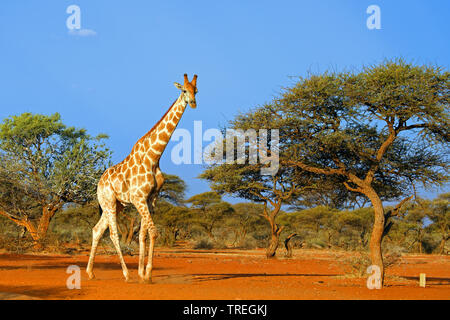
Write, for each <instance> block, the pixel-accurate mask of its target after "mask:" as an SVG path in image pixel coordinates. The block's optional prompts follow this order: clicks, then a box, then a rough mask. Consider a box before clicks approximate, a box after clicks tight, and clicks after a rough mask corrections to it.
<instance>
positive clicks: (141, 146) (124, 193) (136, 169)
mask: <svg viewBox="0 0 450 320" xmlns="http://www.w3.org/2000/svg"><path fill="white" fill-rule="evenodd" d="M174 84H175V87H177V88H178V89H180V90H181V93H180V96H179V97H178V99H177V100H176V101H175V102H174V103H173V104H172V106H171V107H170V108H169V110H167V112H166V113H165V114H164V115H163V117H162V118H161V119H160V120H159V121H158V122H157V123H156V124H155V125H154V126H153V128H152V129H151V130H150V131H149V132H147V133H146V134H145V135H144V136H143V137H142V138H141V139H139V140H138V141H137V142H136V144H135V145H134V146H133V149H132V150H131V152H130V154H129V155H128V156H127V157H126V158H125V159H124V160H123V161H122V162H120V163H118V164H116V165H115V166H112V167H110V168H108V169H107V170H106V171H105V172H104V173H103V175H102V177H101V178H100V181H99V182H98V186H97V198H98V203H99V205H100V207H101V209H102V216H101V218H100V220H99V221H98V223H97V224H96V225H95V227H94V228H93V230H92V248H91V253H90V256H89V262H88V265H87V268H86V272H87V273H88V276H89V279H92V278H93V277H94V274H93V272H92V269H93V265H94V257H95V253H96V250H97V245H98V242H99V240H100V238H101V237H102V235H103V233H104V232H105V230H106V228H108V227H109V232H110V237H111V240H112V242H113V244H114V246H115V248H116V250H117V253H118V255H119V258H120V263H121V265H122V271H123V275H124V277H125V280H126V281H128V280H129V273H128V269H127V266H126V264H125V260H124V259H123V255H122V252H121V250H120V244H119V236H118V233H117V222H116V215H117V214H118V213H119V212H120V211H121V209H122V208H123V206H124V205H127V204H133V205H134V206H135V207H136V209H137V210H138V212H139V214H140V216H141V227H140V231H139V269H138V274H139V277H140V279H141V280H142V281H143V282H149V281H150V279H151V272H152V267H153V250H154V245H155V240H156V237H157V235H158V232H157V230H156V227H155V224H154V223H153V220H152V217H151V214H152V213H153V208H154V206H155V202H156V198H157V196H158V193H159V191H160V190H161V187H162V185H163V183H164V177H163V174H162V173H161V170H160V169H159V159H160V158H161V156H162V154H163V152H164V150H165V148H166V146H167V144H168V142H169V140H170V137H171V136H172V134H173V132H174V131H175V128H176V127H177V125H178V122H179V121H180V119H181V116H182V115H183V113H184V111H185V109H186V106H187V105H188V104H189V105H190V106H191V107H192V108H196V106H197V103H196V101H195V95H196V94H197V75H194V77H193V79H192V81H189V80H188V77H187V74H184V84H183V85H181V84H179V83H177V82H175V83H174ZM147 233H148V235H149V237H150V246H149V251H148V261H147V267H146V269H144V259H145V244H146V241H145V239H146V236H147Z"/></svg>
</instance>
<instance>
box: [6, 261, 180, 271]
mask: <svg viewBox="0 0 450 320" xmlns="http://www.w3.org/2000/svg"><path fill="white" fill-rule="evenodd" d="M69 265H78V266H79V267H80V268H81V269H85V268H86V266H87V263H85V262H83V263H77V262H73V263H67V262H64V263H62V262H61V263H48V264H38V265H28V264H22V265H15V266H10V265H0V271H1V270H5V271H6V270H19V269H26V270H28V271H32V270H56V269H62V270H66V269H67V267H68V266H69ZM138 266H139V264H138V263H137V262H136V263H135V262H132V263H127V267H128V269H131V270H133V269H138ZM171 269H175V268H162V267H160V266H153V270H171ZM95 270H122V266H121V265H120V263H119V262H118V261H117V262H95V263H94V271H95Z"/></svg>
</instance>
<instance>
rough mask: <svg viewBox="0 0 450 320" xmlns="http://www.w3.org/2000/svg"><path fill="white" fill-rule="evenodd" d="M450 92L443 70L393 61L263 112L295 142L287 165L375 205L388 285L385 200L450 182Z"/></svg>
mask: <svg viewBox="0 0 450 320" xmlns="http://www.w3.org/2000/svg"><path fill="white" fill-rule="evenodd" d="M449 89H450V73H449V72H447V71H444V70H443V69H442V68H440V67H435V66H415V65H412V64H408V63H406V62H404V61H402V60H395V61H385V62H383V63H381V64H379V65H376V66H371V67H365V68H363V69H362V71H361V72H359V73H337V74H330V73H324V74H322V75H312V76H310V77H308V78H301V79H300V80H299V82H298V83H297V84H296V85H294V86H293V87H290V88H287V89H285V91H284V92H283V93H282V95H281V96H280V97H279V98H276V99H274V101H273V102H272V103H271V104H270V105H267V106H265V107H263V108H260V109H259V110H258V112H260V113H263V114H265V117H268V118H270V119H271V123H272V127H277V128H280V139H286V140H288V141H290V142H291V146H290V148H289V149H290V151H289V152H290V156H289V159H287V160H284V163H285V164H287V165H291V166H293V167H297V168H301V169H302V170H304V171H307V172H311V173H314V174H317V175H320V176H326V177H329V178H330V179H336V177H339V178H341V179H342V180H341V183H342V184H343V185H344V186H345V188H346V189H347V190H349V191H350V192H355V193H357V194H360V195H363V196H365V197H367V199H368V200H369V201H370V203H371V204H372V206H373V208H374V223H373V229H372V233H371V238H370V243H369V247H370V258H371V262H372V264H373V265H376V266H378V267H379V268H380V271H381V275H382V278H381V281H382V282H383V279H384V267H383V257H382V251H381V242H382V239H383V236H384V235H385V229H386V227H387V226H386V223H385V222H386V216H385V212H384V208H383V200H395V199H399V198H400V197H401V196H402V195H405V194H410V193H412V190H411V189H412V188H413V187H414V186H415V185H416V184H423V185H424V186H430V185H442V184H443V183H445V181H447V179H448V175H447V173H448V165H447V163H448V161H447V160H448V159H447V157H448V155H446V153H445V150H446V147H447V143H448V140H449V133H448V128H449V127H450V124H449V118H448V105H449V100H450V90H449ZM442 146H444V148H442ZM330 181H331V180H330ZM335 181H336V180H335Z"/></svg>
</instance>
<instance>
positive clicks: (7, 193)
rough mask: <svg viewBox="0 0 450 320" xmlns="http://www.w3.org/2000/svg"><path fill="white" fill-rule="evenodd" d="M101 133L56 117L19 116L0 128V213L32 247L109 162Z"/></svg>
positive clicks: (89, 192)
mask: <svg viewBox="0 0 450 320" xmlns="http://www.w3.org/2000/svg"><path fill="white" fill-rule="evenodd" d="M105 138H107V136H105V135H99V136H97V137H91V136H90V135H88V134H87V133H86V130H84V129H76V128H74V127H67V126H66V125H64V124H63V123H62V122H61V117H60V115H59V114H58V113H55V114H53V115H51V116H46V115H40V114H31V113H24V114H21V115H19V116H12V117H10V118H7V119H5V120H4V121H3V122H2V123H1V124H0V158H1V159H0V160H1V161H0V215H2V216H4V217H6V218H8V219H10V220H12V221H14V222H15V223H16V224H17V225H19V226H22V227H24V228H26V230H27V231H28V232H29V233H30V235H31V237H32V238H33V240H34V242H35V244H36V245H39V242H40V241H41V240H42V239H43V238H44V237H45V235H46V233H47V230H48V226H49V223H50V221H51V219H52V218H53V216H54V215H55V213H56V212H58V211H59V210H60V209H61V208H62V207H63V205H64V204H66V203H78V204H85V203H88V202H89V201H91V200H92V199H93V198H94V196H95V192H96V186H97V181H98V179H99V177H100V176H101V174H102V173H103V171H104V170H105V168H106V166H107V165H108V161H109V158H110V155H111V153H110V151H109V150H108V149H107V148H106V147H105V145H104V143H103V140H104V139H105Z"/></svg>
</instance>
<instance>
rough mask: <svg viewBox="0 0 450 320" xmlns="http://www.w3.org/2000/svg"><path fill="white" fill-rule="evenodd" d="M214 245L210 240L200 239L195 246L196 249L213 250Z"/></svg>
mask: <svg viewBox="0 0 450 320" xmlns="http://www.w3.org/2000/svg"><path fill="white" fill-rule="evenodd" d="M213 248H214V244H213V243H212V242H211V240H209V239H205V238H203V239H200V240H198V241H197V242H196V243H195V244H194V249H213Z"/></svg>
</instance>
